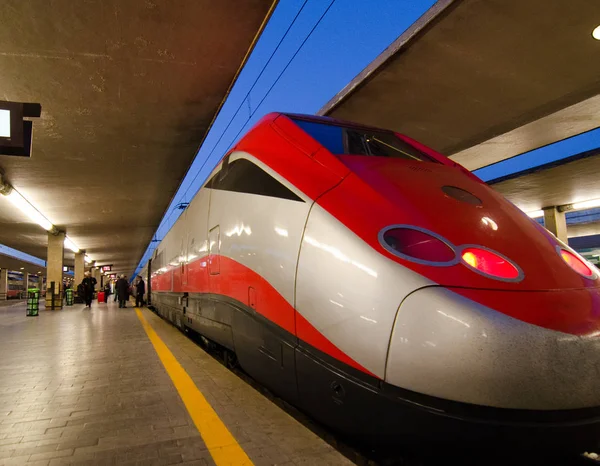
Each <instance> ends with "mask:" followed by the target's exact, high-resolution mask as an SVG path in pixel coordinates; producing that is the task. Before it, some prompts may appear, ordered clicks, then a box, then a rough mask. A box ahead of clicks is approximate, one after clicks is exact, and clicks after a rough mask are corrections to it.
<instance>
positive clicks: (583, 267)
mask: <svg viewBox="0 0 600 466" xmlns="http://www.w3.org/2000/svg"><path fill="white" fill-rule="evenodd" d="M560 257H562V258H563V260H564V261H565V262H566V263H567V264H568V265H569V267H571V268H572V269H573V270H574V271H575V272H577V273H578V274H580V275H583V276H584V277H586V278H593V277H594V275H595V273H594V271H593V270H592V269H591V268H590V267H588V265H587V264H586V263H585V262H584V261H582V260H581V259H580V258H579V257H577V256H576V255H575V254H573V253H572V252H570V251H567V250H566V249H561V250H560Z"/></svg>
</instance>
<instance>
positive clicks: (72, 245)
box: [65, 236, 79, 254]
mask: <svg viewBox="0 0 600 466" xmlns="http://www.w3.org/2000/svg"><path fill="white" fill-rule="evenodd" d="M65 246H66V247H67V248H69V249H70V250H71V251H73V252H74V253H75V254H77V253H78V252H79V248H78V247H77V246H75V243H74V242H73V241H72V240H71V238H69V237H68V236H65Z"/></svg>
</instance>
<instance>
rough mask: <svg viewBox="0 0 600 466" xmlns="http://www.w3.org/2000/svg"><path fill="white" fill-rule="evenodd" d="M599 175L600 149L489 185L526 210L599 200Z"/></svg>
mask: <svg viewBox="0 0 600 466" xmlns="http://www.w3.org/2000/svg"><path fill="white" fill-rule="evenodd" d="M599 176H600V150H598V151H595V152H592V153H590V154H589V155H588V156H587V157H584V158H580V159H578V160H574V161H572V162H568V163H563V164H558V165H556V166H552V167H548V168H542V169H537V170H533V171H531V172H529V173H526V174H521V175H519V176H516V177H513V178H508V179H505V180H503V181H499V182H497V183H494V184H492V187H493V188H494V189H495V190H496V191H499V192H500V193H501V194H502V195H503V196H505V197H506V198H507V199H509V200H510V201H511V202H512V203H513V204H515V205H516V206H518V207H519V208H521V209H522V210H524V211H525V212H532V211H534V210H539V209H542V208H544V207H550V206H554V205H564V204H572V203H575V202H582V201H589V200H591V199H600V182H599Z"/></svg>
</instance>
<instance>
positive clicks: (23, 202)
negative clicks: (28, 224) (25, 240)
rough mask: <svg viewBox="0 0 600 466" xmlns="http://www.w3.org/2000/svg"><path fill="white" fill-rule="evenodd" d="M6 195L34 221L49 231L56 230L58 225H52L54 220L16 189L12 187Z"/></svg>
mask: <svg viewBox="0 0 600 466" xmlns="http://www.w3.org/2000/svg"><path fill="white" fill-rule="evenodd" d="M5 196H6V197H7V198H8V200H9V201H11V202H12V203H13V205H14V206H15V207H16V208H17V209H19V210H20V211H21V212H23V213H24V214H26V215H27V216H28V217H29V218H30V219H31V220H32V221H33V222H34V223H37V224H38V225H39V226H41V227H42V228H43V229H44V230H47V231H49V232H54V231H56V227H55V226H54V225H52V222H51V221H50V220H48V219H47V218H46V217H44V216H43V215H42V214H41V213H40V212H39V211H38V210H37V209H36V208H35V207H33V206H32V205H31V204H30V203H29V201H28V200H27V199H25V198H24V197H23V196H21V194H20V193H19V192H18V191H17V190H16V189H14V188H12V189H11V190H10V191H9V192H8V194H5Z"/></svg>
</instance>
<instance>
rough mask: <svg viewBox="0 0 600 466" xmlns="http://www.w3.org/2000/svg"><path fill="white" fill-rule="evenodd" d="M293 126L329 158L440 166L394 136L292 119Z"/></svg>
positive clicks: (383, 132)
mask: <svg viewBox="0 0 600 466" xmlns="http://www.w3.org/2000/svg"><path fill="white" fill-rule="evenodd" d="M294 123H296V124H297V125H298V126H299V127H300V128H302V129H303V130H304V131H306V132H307V133H308V134H309V135H310V136H312V137H313V138H314V139H316V140H317V141H318V142H319V143H320V144H321V145H323V146H324V147H325V148H326V149H327V150H329V151H330V152H331V153H332V154H336V155H372V156H376V157H396V158H402V159H407V160H418V161H420V162H434V163H439V162H438V161H437V160H435V159H433V158H431V157H429V156H428V155H427V154H424V153H423V152H421V151H420V150H418V149H416V148H415V147H413V146H411V145H410V144H408V143H407V142H404V141H403V140H402V139H399V138H398V137H396V136H395V135H394V134H393V133H388V132H385V131H372V130H368V129H361V128H350V127H344V126H338V125H330V124H324V123H315V122H312V121H306V120H298V119H294Z"/></svg>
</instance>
